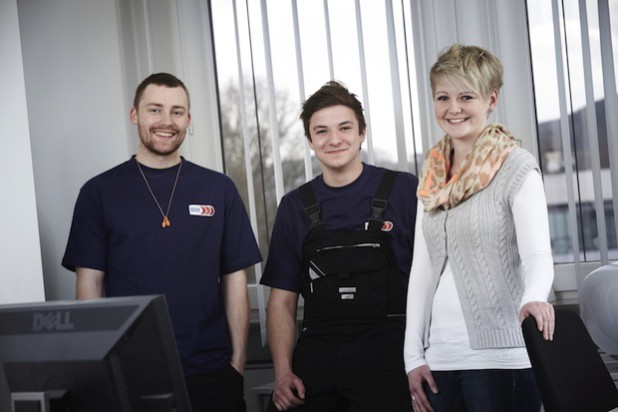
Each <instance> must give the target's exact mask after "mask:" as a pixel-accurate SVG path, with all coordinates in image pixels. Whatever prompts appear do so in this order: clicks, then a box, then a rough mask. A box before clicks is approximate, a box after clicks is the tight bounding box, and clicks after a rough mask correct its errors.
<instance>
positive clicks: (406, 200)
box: [260, 164, 418, 293]
mask: <svg viewBox="0 0 618 412" xmlns="http://www.w3.org/2000/svg"><path fill="white" fill-rule="evenodd" d="M384 171H385V169H383V168H379V167H375V166H371V165H367V164H363V171H362V173H361V175H360V176H359V177H358V178H357V179H356V180H355V181H354V182H352V183H350V184H349V185H347V186H343V187H330V186H327V185H326V183H324V179H323V178H322V175H320V176H318V177H316V178H315V179H313V180H312V181H311V186H312V187H313V190H314V192H315V196H316V200H317V202H318V204H319V205H320V209H321V216H322V220H323V221H324V223H325V227H326V231H327V232H358V231H363V230H365V223H366V222H367V221H368V219H369V217H370V216H371V199H373V197H374V195H375V193H376V190H377V189H378V186H379V184H380V181H381V179H382V176H383V175H384ZM417 186H418V179H417V177H416V176H414V175H412V174H410V173H404V172H400V173H398V174H397V177H396V178H395V181H394V183H393V187H392V189H391V193H390V195H389V198H388V207H387V209H386V211H385V213H384V219H385V222H386V225H385V226H384V229H383V230H385V229H386V230H388V234H389V238H390V241H391V245H392V247H393V253H394V255H395V261H396V263H397V267H398V268H399V270H400V271H401V280H402V285H403V287H405V288H407V285H408V278H409V276H410V267H411V266H412V251H413V248H414V226H415V221H416V202H417V200H416V188H417ZM391 223H392V226H391V225H390V224H391ZM308 234H309V219H308V217H307V215H306V214H305V210H304V205H303V202H302V199H301V195H300V191H299V190H298V189H295V190H293V191H291V192H290V193H288V194H287V195H285V196H284V197H283V198H282V199H281V203H280V204H279V208H278V209H277V216H276V218H275V225H274V227H273V233H272V236H271V241H270V248H269V252H268V260H267V262H266V267H265V269H264V274H263V275H262V279H261V281H260V283H262V284H264V285H267V286H270V287H273V288H277V289H285V290H289V291H292V292H297V293H300V292H301V288H302V282H303V273H302V271H303V242H304V240H305V238H306V237H307V235H308Z"/></svg>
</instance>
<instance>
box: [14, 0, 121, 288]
mask: <svg viewBox="0 0 618 412" xmlns="http://www.w3.org/2000/svg"><path fill="white" fill-rule="evenodd" d="M17 3H18V8H19V28H20V31H21V38H22V50H23V61H24V73H25V79H26V94H27V99H28V116H29V120H30V134H31V139H32V158H33V162H34V175H35V184H36V194H37V205H38V218H39V226H40V232H41V251H42V259H43V268H44V273H45V289H46V293H47V299H48V300H50V299H72V298H73V297H74V295H75V288H74V283H75V279H74V275H73V274H72V273H71V272H69V271H67V270H65V269H63V268H62V267H61V265H60V262H61V259H62V255H63V253H64V248H65V246H66V241H67V237H68V232H69V227H70V223H71V217H72V212H73V206H74V204H75V199H76V198H77V194H78V191H79V188H80V186H81V185H82V184H83V183H84V182H85V181H86V180H87V179H88V178H90V177H92V176H94V175H95V174H98V173H100V172H102V171H104V170H106V169H108V168H110V167H112V166H114V165H115V164H116V163H119V162H121V161H123V160H125V159H128V158H129V156H130V154H131V152H130V145H129V139H130V137H129V136H128V131H129V130H130V129H129V123H128V113H129V106H128V103H127V102H126V101H125V100H126V99H125V94H124V89H125V88H126V86H125V84H124V80H123V79H124V76H123V67H122V62H121V49H120V43H121V42H120V38H119V34H118V33H119V31H118V25H117V10H116V5H115V2H109V1H93V0H89V1H84V0H56V1H53V2H50V1H47V0H23V1H22V0H18V1H17Z"/></svg>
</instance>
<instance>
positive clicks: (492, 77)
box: [429, 44, 504, 98]
mask: <svg viewBox="0 0 618 412" xmlns="http://www.w3.org/2000/svg"><path fill="white" fill-rule="evenodd" d="M503 73H504V69H503V68H502V63H500V60H499V59H498V58H497V57H496V56H494V55H493V54H491V53H490V52H489V51H487V50H485V49H483V48H481V47H478V46H464V45H461V44H453V45H452V46H450V47H449V48H447V49H445V50H443V51H442V52H441V53H440V55H439V56H438V60H437V61H436V62H435V63H434V65H433V66H432V68H431V71H430V73H429V79H430V82H431V90H432V92H433V93H435V91H436V83H437V82H438V81H439V80H441V79H446V80H447V81H450V82H454V83H456V84H461V85H464V86H467V87H471V88H472V89H473V90H474V91H475V92H477V93H479V94H480V95H481V96H483V97H485V98H487V97H489V95H490V94H491V92H493V91H494V90H496V91H499V90H500V88H501V87H502V75H503Z"/></svg>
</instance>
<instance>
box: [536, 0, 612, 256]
mask: <svg viewBox="0 0 618 412" xmlns="http://www.w3.org/2000/svg"><path fill="white" fill-rule="evenodd" d="M527 8H528V18H529V25H530V43H531V53H532V63H533V73H534V85H535V97H536V109H537V117H538V137H539V153H540V161H541V167H542V169H543V174H544V179H545V187H546V192H547V201H548V210H549V215H550V230H551V242H552V249H553V253H554V260H555V262H556V263H575V264H579V263H580V262H594V261H600V262H601V263H602V264H605V263H607V262H608V260H612V259H618V245H617V242H616V233H617V232H618V226H617V223H616V215H618V213H617V207H618V205H617V204H616V202H615V201H614V196H613V193H616V192H617V191H618V155H617V153H618V134H617V133H618V130H617V128H616V127H617V126H616V113H617V108H616V79H615V66H616V63H617V62H616V53H614V51H613V50H615V47H616V44H617V43H618V25H617V21H616V19H618V1H616V0H611V1H604V0H601V1H598V2H597V1H596V0H594V1H593V0H588V1H583V0H582V1H577V0H561V1H558V0H554V1H550V0H545V1H528V3H527ZM612 44H613V46H612ZM612 47H613V49H612Z"/></svg>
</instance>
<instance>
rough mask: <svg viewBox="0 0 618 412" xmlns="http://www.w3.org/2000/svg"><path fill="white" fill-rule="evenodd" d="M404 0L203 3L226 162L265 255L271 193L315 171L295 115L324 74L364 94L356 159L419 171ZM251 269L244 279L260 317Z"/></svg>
mask: <svg viewBox="0 0 618 412" xmlns="http://www.w3.org/2000/svg"><path fill="white" fill-rule="evenodd" d="M404 3H406V2H391V1H385V2H376V1H373V0H365V1H359V0H336V1H327V0H324V1H321V2H320V1H316V0H290V1H282V0H261V1H258V0H235V1H229V0H213V1H212V2H211V11H212V20H213V35H214V42H215V55H216V64H217V79H218V89H219V104H220V111H221V127H222V139H223V152H224V163H225V170H226V173H227V174H228V175H230V176H231V177H232V178H233V179H234V181H235V182H236V184H237V186H238V188H239V190H240V192H241V195H242V196H243V198H244V200H245V204H246V205H247V208H248V209H249V211H250V215H251V218H252V221H253V224H254V229H255V231H256V236H257V237H258V240H259V244H260V247H261V249H262V252H263V255H264V257H266V256H267V255H268V243H269V242H268V240H269V234H270V231H271V229H272V225H273V223H274V218H275V214H276V209H277V204H278V202H279V200H280V199H281V197H282V196H283V195H284V194H285V193H287V192H288V191H290V190H292V189H294V188H296V187H298V186H300V185H301V184H302V183H304V182H305V181H307V180H310V179H311V178H313V176H314V175H316V174H318V173H320V171H319V165H318V162H317V161H316V160H315V159H314V158H313V156H312V154H311V153H310V151H309V149H308V145H307V144H306V143H305V140H306V138H305V136H304V131H303V127H302V122H301V121H300V120H299V119H298V116H299V114H300V109H301V104H302V102H303V101H304V100H305V99H306V97H307V96H309V95H311V94H312V93H313V92H315V91H316V90H318V89H319V88H320V87H321V86H322V85H324V84H325V83H326V82H328V81H329V80H332V79H334V80H339V81H342V82H343V83H345V84H346V85H347V86H348V88H349V89H350V91H352V92H353V93H355V94H356V95H357V96H358V97H359V99H360V100H361V101H362V102H363V107H364V109H365V117H366V119H367V123H368V129H367V141H366V143H365V144H364V147H363V150H362V156H363V160H364V161H367V162H369V163H372V164H376V165H379V166H384V167H389V168H394V169H398V170H406V171H410V172H413V173H415V174H417V173H418V169H417V167H418V164H417V163H418V160H420V156H421V155H422V148H421V147H420V141H419V142H418V143H417V142H416V141H415V127H416V126H415V124H414V122H413V119H415V118H418V115H417V113H416V108H417V107H418V104H417V102H415V101H413V99H412V96H416V95H417V93H416V86H415V83H414V80H413V79H414V75H413V73H414V70H413V67H414V53H412V30H411V19H410V13H411V11H410V9H409V7H410V5H409V4H407V5H405V4H404ZM385 46H387V47H385ZM259 271H260V268H259V267H257V268H256V273H253V274H252V275H251V276H252V278H251V279H250V283H252V290H255V294H252V298H254V299H256V302H252V303H254V304H255V303H256V304H257V305H255V306H253V307H256V306H257V307H259V309H258V315H259V317H260V319H261V320H263V314H264V301H265V297H264V296H263V290H262V288H261V287H260V286H259V284H258V283H259V278H260V273H259Z"/></svg>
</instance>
